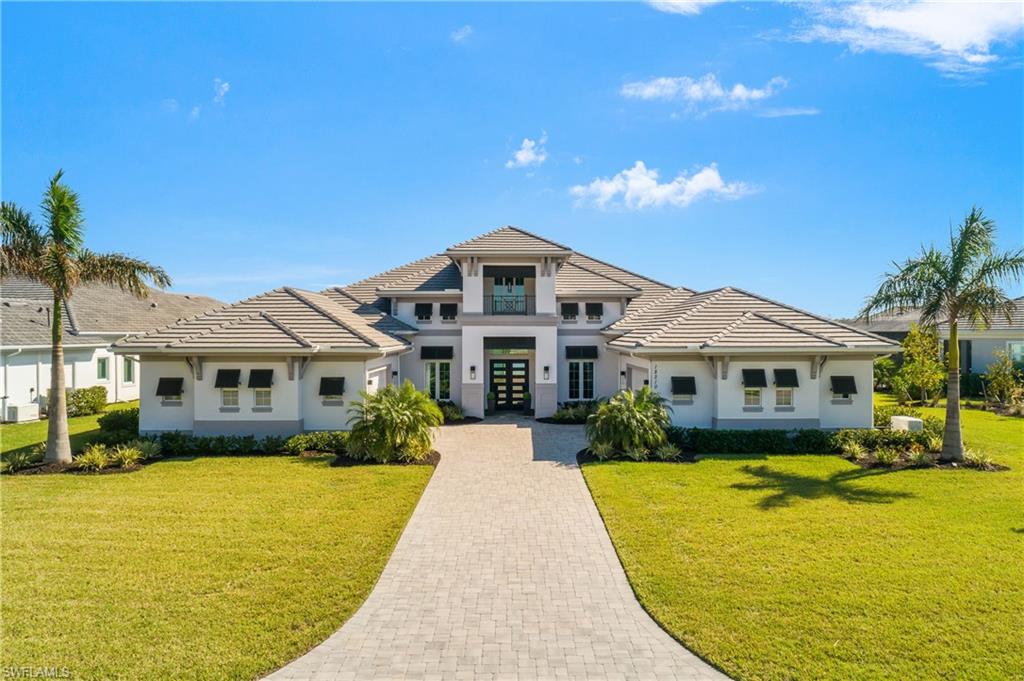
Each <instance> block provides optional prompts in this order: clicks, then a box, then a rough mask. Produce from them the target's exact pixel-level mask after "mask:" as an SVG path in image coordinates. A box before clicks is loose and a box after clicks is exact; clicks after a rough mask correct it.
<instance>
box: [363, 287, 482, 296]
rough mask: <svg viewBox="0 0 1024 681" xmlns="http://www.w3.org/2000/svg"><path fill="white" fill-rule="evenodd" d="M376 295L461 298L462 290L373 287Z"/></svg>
mask: <svg viewBox="0 0 1024 681" xmlns="http://www.w3.org/2000/svg"><path fill="white" fill-rule="evenodd" d="M375 291H376V293H377V295H379V296H382V297H385V298H461V297H462V291H460V290H457V289H445V290H444V291H417V290H415V289H391V288H378V289H375Z"/></svg>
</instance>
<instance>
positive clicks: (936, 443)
mask: <svg viewBox="0 0 1024 681" xmlns="http://www.w3.org/2000/svg"><path fill="white" fill-rule="evenodd" d="M924 448H925V449H926V450H927V451H929V452H932V453H935V454H937V453H939V452H941V451H942V436H941V435H938V436H936V435H929V436H928V439H927V440H925V444H924Z"/></svg>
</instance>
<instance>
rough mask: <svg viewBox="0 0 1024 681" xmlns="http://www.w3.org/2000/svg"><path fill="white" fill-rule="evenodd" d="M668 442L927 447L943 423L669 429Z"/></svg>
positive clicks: (707, 450) (781, 450) (744, 448)
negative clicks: (835, 427)
mask: <svg viewBox="0 0 1024 681" xmlns="http://www.w3.org/2000/svg"><path fill="white" fill-rule="evenodd" d="M665 432H666V435H667V436H668V441H669V442H671V443H672V444H673V445H675V446H676V447H678V448H679V449H680V450H681V451H683V452H688V453H693V454H838V453H842V452H843V451H845V450H846V449H849V448H850V443H856V445H859V446H860V447H861V448H863V449H864V450H867V451H876V450H878V449H880V448H896V449H901V450H906V449H910V448H911V447H912V446H915V445H917V446H921V447H928V446H929V444H930V443H931V442H934V439H935V438H936V437H938V438H941V436H942V422H941V421H940V420H938V419H926V421H925V429H924V430H923V431H917V432H910V431H904V430H888V429H869V428H864V429H860V428H857V429H848V430H840V431H836V432H830V431H825V430H818V429H804V430H788V431H787V430H711V429H707V428H677V427H672V428H668V429H667V430H666V431H665Z"/></svg>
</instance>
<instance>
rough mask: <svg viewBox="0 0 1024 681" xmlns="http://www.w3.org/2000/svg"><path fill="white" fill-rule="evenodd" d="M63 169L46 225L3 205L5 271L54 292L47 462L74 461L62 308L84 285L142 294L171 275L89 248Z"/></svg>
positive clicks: (1, 267) (46, 207) (46, 208)
mask: <svg viewBox="0 0 1024 681" xmlns="http://www.w3.org/2000/svg"><path fill="white" fill-rule="evenodd" d="M63 175H64V171H62V170H58V171H57V174H56V175H54V176H53V179H51V180H50V186H49V187H47V189H46V191H45V192H44V193H43V202H42V205H41V209H42V213H43V216H44V218H45V221H46V224H45V226H44V227H40V226H39V225H37V224H35V223H34V222H33V221H32V217H31V215H29V213H28V212H26V211H24V210H22V209H21V208H18V207H17V206H16V205H14V204H13V203H9V202H6V201H5V202H3V203H2V204H0V227H2V232H3V240H2V245H0V274H2V275H3V276H7V275H11V274H14V275H22V276H25V277H29V278H31V279H34V280H36V281H38V282H39V283H41V284H44V285H45V286H47V287H48V288H49V289H50V291H51V292H52V293H53V315H52V319H51V339H52V346H53V347H52V357H51V361H50V394H49V396H48V398H47V399H48V402H47V412H48V415H49V423H48V425H47V435H46V459H45V460H46V461H48V462H52V463H70V462H71V441H70V439H69V438H68V413H67V399H66V396H65V394H64V342H63V341H64V323H63V315H62V313H61V310H62V308H63V306H64V304H65V303H66V301H67V300H68V299H70V298H71V296H72V295H73V294H74V292H75V287H76V286H78V285H79V284H107V285H110V286H116V287H118V288H120V289H121V290H122V291H126V292H128V293H131V294H133V295H135V296H137V297H139V298H145V297H146V296H147V295H149V288H148V286H147V282H152V283H153V284H155V285H156V286H159V287H161V288H163V287H165V286H168V285H170V283H171V279H170V277H168V276H167V273H166V272H165V271H164V270H163V268H161V267H157V266H156V265H152V264H150V263H148V262H145V261H143V260H137V259H135V258H130V257H128V256H126V255H122V254H120V253H105V254H101V253H93V252H92V251H90V250H88V249H87V248H85V247H84V245H83V244H84V240H83V234H82V232H83V219H82V210H81V208H80V207H79V205H78V194H76V193H75V192H74V191H72V190H71V188H70V187H68V186H67V185H66V184H64V183H63V182H61V178H62V177H63Z"/></svg>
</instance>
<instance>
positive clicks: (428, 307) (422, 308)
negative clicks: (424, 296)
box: [416, 303, 434, 322]
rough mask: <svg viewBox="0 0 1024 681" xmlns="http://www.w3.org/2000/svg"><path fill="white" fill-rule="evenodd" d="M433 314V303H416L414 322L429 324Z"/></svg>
mask: <svg viewBox="0 0 1024 681" xmlns="http://www.w3.org/2000/svg"><path fill="white" fill-rule="evenodd" d="M433 314H434V304H433V303H416V321H418V322H429V321H430V318H431V316H433Z"/></svg>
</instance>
